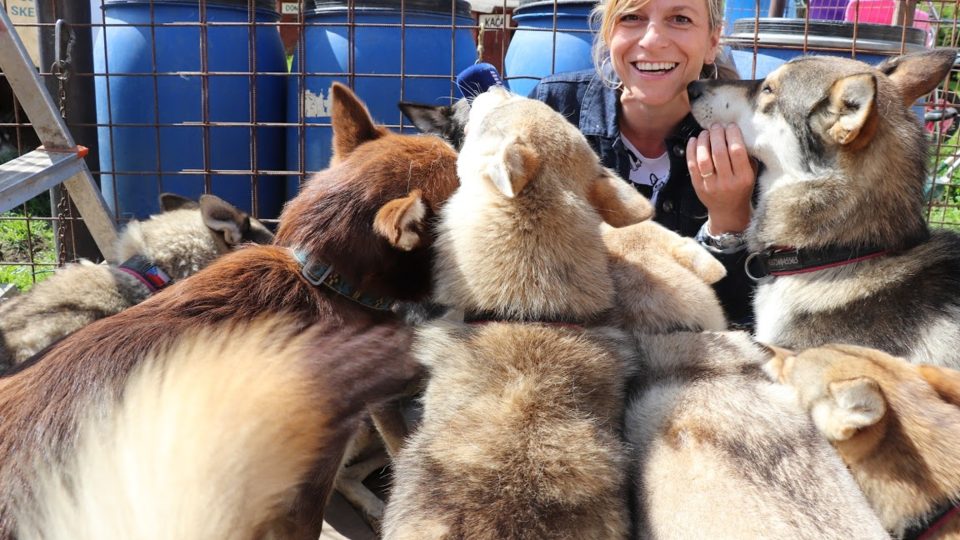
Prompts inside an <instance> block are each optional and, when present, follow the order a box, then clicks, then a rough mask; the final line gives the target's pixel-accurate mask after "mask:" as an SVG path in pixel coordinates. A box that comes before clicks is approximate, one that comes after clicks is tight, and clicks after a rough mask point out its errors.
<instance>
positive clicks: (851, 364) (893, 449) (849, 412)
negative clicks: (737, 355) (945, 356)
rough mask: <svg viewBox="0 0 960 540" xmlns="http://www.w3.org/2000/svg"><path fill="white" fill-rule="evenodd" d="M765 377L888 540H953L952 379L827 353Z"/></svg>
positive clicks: (958, 411) (957, 485)
mask: <svg viewBox="0 0 960 540" xmlns="http://www.w3.org/2000/svg"><path fill="white" fill-rule="evenodd" d="M782 353H783V354H781V355H778V356H777V357H776V358H774V359H773V360H771V361H770V362H769V363H768V364H767V365H766V366H765V368H766V369H767V371H768V372H769V373H770V374H771V375H772V376H773V377H774V379H776V380H778V381H780V382H782V383H784V384H786V385H788V386H791V387H793V388H794V389H795V390H796V392H797V395H798V396H799V398H800V402H801V404H802V405H803V406H804V407H805V408H806V410H807V411H808V412H809V413H810V415H811V416H812V418H813V422H814V424H815V425H816V426H817V429H819V430H820V432H821V433H822V434H823V435H824V436H826V438H827V439H829V440H830V442H832V443H833V445H834V447H835V448H836V449H837V450H838V451H839V453H840V456H841V457H842V458H843V460H844V461H845V462H846V463H847V467H848V468H849V469H850V471H851V472H853V475H854V478H856V479H857V482H859V483H860V487H861V488H862V489H863V492H864V493H865V494H866V496H867V499H869V501H870V504H871V505H872V506H873V509H874V511H876V513H877V515H879V516H880V519H881V521H882V522H883V524H884V526H885V527H886V528H887V530H888V531H890V532H891V533H892V534H894V535H895V536H897V537H898V538H919V537H920V536H921V535H923V537H924V538H953V539H957V538H960V504H958V503H960V372H958V371H955V370H952V369H947V368H944V367H940V366H931V365H920V366H917V365H913V364H909V363H907V362H905V361H904V360H901V359H898V358H894V357H892V356H890V355H888V354H886V353H883V352H880V351H877V350H874V349H867V348H863V347H855V346H851V345H828V346H825V347H820V348H816V349H808V350H806V351H803V352H802V353H799V354H792V353H789V352H788V351H782Z"/></svg>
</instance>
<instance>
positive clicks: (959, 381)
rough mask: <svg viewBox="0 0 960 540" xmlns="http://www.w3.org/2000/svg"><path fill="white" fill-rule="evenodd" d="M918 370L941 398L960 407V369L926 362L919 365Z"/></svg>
mask: <svg viewBox="0 0 960 540" xmlns="http://www.w3.org/2000/svg"><path fill="white" fill-rule="evenodd" d="M917 370H918V371H919V372H920V376H921V377H923V379H924V380H925V381H927V384H929V385H930V386H931V387H932V388H933V390H934V391H935V392H936V393H937V395H939V396H940V399H942V400H944V401H946V402H947V403H951V404H953V405H956V406H957V407H960V371H956V370H954V369H948V368H944V367H940V366H930V365H926V364H924V365H920V366H917Z"/></svg>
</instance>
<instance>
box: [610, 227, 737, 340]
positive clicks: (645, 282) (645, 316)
mask: <svg viewBox="0 0 960 540" xmlns="http://www.w3.org/2000/svg"><path fill="white" fill-rule="evenodd" d="M603 241H604V245H605V246H606V248H607V252H608V257H609V269H610V276H611V277H612V278H613V283H614V290H615V291H616V294H615V301H616V313H617V314H618V315H619V317H620V321H619V322H618V326H621V327H622V328H626V329H629V330H632V331H634V332H637V333H648V334H662V333H667V332H676V331H680V330H691V331H697V330H725V329H726V327H727V321H726V318H725V317H724V314H723V308H722V307H720V301H719V299H717V295H716V293H715V292H714V290H713V288H712V287H710V285H712V284H714V283H716V282H717V281H720V280H721V279H722V278H723V276H724V275H726V269H725V268H724V267H723V265H722V264H720V261H718V260H717V259H715V258H714V257H713V256H712V255H710V253H709V252H708V251H707V250H706V249H704V248H703V247H702V246H701V245H700V244H698V243H697V242H696V241H695V240H693V239H692V238H686V237H683V236H680V235H678V234H677V233H675V232H673V231H671V230H669V229H667V228H665V227H663V226H661V225H659V224H657V223H655V222H653V221H644V222H642V223H637V224H636V225H631V226H629V227H622V228H619V229H617V228H613V227H604V230H603Z"/></svg>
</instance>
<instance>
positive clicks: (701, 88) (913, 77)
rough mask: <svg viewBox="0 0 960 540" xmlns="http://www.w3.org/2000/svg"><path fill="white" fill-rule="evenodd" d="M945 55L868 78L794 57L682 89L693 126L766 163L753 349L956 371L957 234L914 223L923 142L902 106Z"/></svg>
mask: <svg viewBox="0 0 960 540" xmlns="http://www.w3.org/2000/svg"><path fill="white" fill-rule="evenodd" d="M955 58H956V50H953V49H942V50H933V51H927V52H922V53H915V54H908V55H905V56H900V57H895V58H891V59H889V60H886V61H884V62H883V63H882V64H880V65H879V66H877V67H876V68H874V67H871V66H868V65H866V64H864V63H862V62H857V61H854V60H848V59H843V58H833V57H831V58H825V57H804V58H799V59H795V60H792V61H790V62H788V63H786V64H784V65H783V66H781V67H780V68H778V69H777V70H775V71H773V72H771V73H770V74H769V75H768V76H767V78H766V79H764V80H760V81H745V82H719V83H715V82H696V83H692V84H691V85H690V87H689V89H688V92H689V94H690V99H691V104H692V108H693V114H694V116H695V117H696V118H697V121H698V122H700V124H701V125H710V124H712V123H714V122H721V123H728V122H736V123H737V124H738V125H739V126H740V129H741V130H742V131H743V136H744V141H745V143H746V145H747V147H748V150H749V151H750V152H751V153H752V154H753V155H754V156H756V157H757V158H759V159H760V160H761V161H762V162H763V164H764V165H765V169H764V172H762V173H761V174H760V177H759V180H758V181H759V185H760V197H759V202H758V205H757V208H756V211H755V212H754V216H753V222H752V224H751V226H750V229H749V239H750V240H749V241H750V249H751V251H753V255H752V259H753V260H752V262H753V263H754V264H752V265H751V266H750V267H749V268H750V271H751V272H752V273H754V275H756V276H757V277H761V276H764V275H766V274H769V275H767V276H766V277H763V278H762V281H761V282H760V283H759V285H758V287H757V292H756V297H755V302H754V310H755V315H756V321H757V326H756V336H757V338H758V339H759V340H761V341H763V342H766V343H772V344H776V345H781V346H784V347H787V348H794V349H804V348H808V347H813V346H817V345H821V344H824V343H831V342H842V343H852V344H861V345H866V346H870V347H874V348H878V349H881V350H884V351H887V352H889V353H891V354H894V355H897V356H900V357H904V358H907V359H908V360H910V361H911V362H917V363H932V364H940V365H946V366H950V367H954V368H960V236H958V235H957V234H955V233H951V232H946V231H936V232H930V231H929V230H928V229H927V225H926V223H925V220H924V199H923V184H924V182H925V180H926V168H927V167H926V161H927V144H926V139H925V138H924V134H923V129H922V127H921V125H920V123H919V122H918V120H917V117H916V115H915V113H914V112H913V111H912V110H911V109H910V106H911V105H912V104H913V103H914V102H915V101H916V100H917V98H919V97H921V96H923V95H925V94H927V93H928V92H930V91H931V90H933V89H934V88H935V87H936V86H937V85H938V84H940V83H941V82H942V81H943V79H944V77H945V76H946V74H947V73H948V72H949V70H950V68H951V67H952V66H953V64H954V61H955Z"/></svg>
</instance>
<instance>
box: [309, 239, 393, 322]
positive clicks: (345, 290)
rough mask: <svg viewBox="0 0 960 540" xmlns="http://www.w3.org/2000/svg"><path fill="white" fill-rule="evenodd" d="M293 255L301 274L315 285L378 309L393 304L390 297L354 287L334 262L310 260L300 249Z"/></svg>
mask: <svg viewBox="0 0 960 540" xmlns="http://www.w3.org/2000/svg"><path fill="white" fill-rule="evenodd" d="M293 256H294V257H295V258H296V259H297V262H298V263H300V275H302V276H303V279H305V280H307V282H308V283H310V284H311V285H313V286H314V287H320V286H323V287H326V288H328V289H330V290H332V291H333V292H335V293H337V294H339V295H340V296H344V297H346V298H349V299H350V300H353V301H354V302H356V303H358V304H360V305H363V306H366V307H368V308H370V309H375V310H377V311H390V308H391V307H392V306H393V300H391V299H389V298H384V297H382V296H373V295H369V294H366V293H364V292H363V291H361V290H359V289H356V288H354V287H353V285H351V284H350V283H348V282H347V280H345V279H344V278H343V276H341V275H340V274H338V273H337V272H336V271H335V270H334V268H333V265H332V264H326V263H324V262H321V261H310V260H309V257H308V256H307V253H306V252H304V251H302V250H299V249H297V250H294V252H293Z"/></svg>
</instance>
